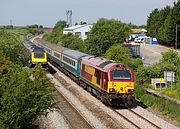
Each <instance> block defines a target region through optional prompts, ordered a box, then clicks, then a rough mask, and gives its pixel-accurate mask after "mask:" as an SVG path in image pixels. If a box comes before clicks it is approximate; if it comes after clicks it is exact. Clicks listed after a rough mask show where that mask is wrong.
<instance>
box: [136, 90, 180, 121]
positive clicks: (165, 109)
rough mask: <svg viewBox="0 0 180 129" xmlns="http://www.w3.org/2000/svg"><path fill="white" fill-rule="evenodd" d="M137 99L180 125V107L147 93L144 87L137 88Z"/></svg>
mask: <svg viewBox="0 0 180 129" xmlns="http://www.w3.org/2000/svg"><path fill="white" fill-rule="evenodd" d="M135 94H136V98H137V99H139V100H140V101H142V102H143V103H144V104H145V105H147V106H149V107H152V108H154V109H156V110H158V111H160V112H161V113H162V114H163V115H167V116H168V117H170V118H171V119H173V120H176V121H177V122H178V123H179V124H180V106H179V105H178V104H175V103H173V102H171V101H168V100H165V99H163V98H159V97H156V96H153V95H150V94H148V93H146V91H145V90H144V88H143V87H142V86H137V87H136V88H135Z"/></svg>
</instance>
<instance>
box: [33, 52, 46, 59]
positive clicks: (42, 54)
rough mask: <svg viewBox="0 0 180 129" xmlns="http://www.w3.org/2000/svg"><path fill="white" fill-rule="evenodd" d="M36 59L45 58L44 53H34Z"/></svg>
mask: <svg viewBox="0 0 180 129" xmlns="http://www.w3.org/2000/svg"><path fill="white" fill-rule="evenodd" d="M34 58H44V53H41V52H35V53H34Z"/></svg>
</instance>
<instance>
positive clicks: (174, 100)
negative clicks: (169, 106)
mask: <svg viewBox="0 0 180 129" xmlns="http://www.w3.org/2000/svg"><path fill="white" fill-rule="evenodd" d="M145 90H146V92H147V93H149V94H152V95H154V96H157V97H162V98H164V99H166V100H169V101H172V102H174V103H176V104H178V105H180V100H177V99H174V98H171V97H169V96H167V95H164V94H162V93H159V92H157V91H155V90H152V89H148V88H146V89H145Z"/></svg>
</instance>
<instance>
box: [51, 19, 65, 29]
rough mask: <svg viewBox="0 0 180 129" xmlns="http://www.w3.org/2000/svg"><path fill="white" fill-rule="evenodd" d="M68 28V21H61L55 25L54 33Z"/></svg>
mask: <svg viewBox="0 0 180 129" xmlns="http://www.w3.org/2000/svg"><path fill="white" fill-rule="evenodd" d="M66 26H67V24H66V21H62V20H59V21H58V22H57V23H56V24H55V26H54V28H53V30H54V31H56V30H58V29H60V30H63V29H64V28H65V27H66Z"/></svg>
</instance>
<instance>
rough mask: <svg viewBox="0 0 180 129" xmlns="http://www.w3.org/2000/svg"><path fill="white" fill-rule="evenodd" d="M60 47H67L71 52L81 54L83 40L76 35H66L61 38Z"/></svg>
mask: <svg viewBox="0 0 180 129" xmlns="http://www.w3.org/2000/svg"><path fill="white" fill-rule="evenodd" d="M61 45H62V46H63V47H67V48H70V49H73V50H78V51H81V52H83V51H84V42H83V40H82V39H81V38H80V37H79V36H77V35H73V34H71V33H69V34H67V35H63V36H62V37H61Z"/></svg>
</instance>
